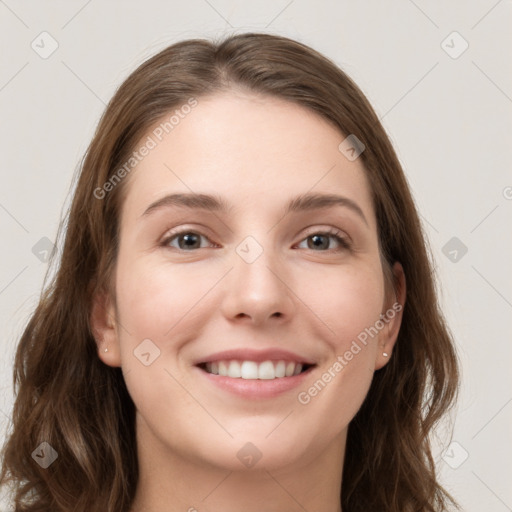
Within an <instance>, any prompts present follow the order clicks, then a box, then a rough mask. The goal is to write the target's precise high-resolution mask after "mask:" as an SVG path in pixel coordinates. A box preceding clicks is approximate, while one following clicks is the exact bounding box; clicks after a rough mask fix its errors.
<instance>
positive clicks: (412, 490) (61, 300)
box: [0, 33, 458, 512]
mask: <svg viewBox="0 0 512 512" xmlns="http://www.w3.org/2000/svg"><path fill="white" fill-rule="evenodd" d="M233 87H242V88H245V89H248V90H250V91H253V92H256V93H262V94H267V95H272V96H277V97H279V98H283V99H286V100H288V101H291V102H295V103H296V104H298V105H301V106H304V107H307V108H310V109H313V110H314V111H315V112H317V113H318V114H320V115H321V116H323V117H324V118H325V119H328V120H329V121H330V122H332V123H333V124H334V125H335V126H336V127H337V128H338V129H339V130H340V131H341V133H343V134H345V135H348V134H353V135H355V136H356V137H357V138H358V139H359V140H360V141H361V142H362V143H363V144H364V145H365V148H366V149H365V150H364V152H363V153H362V154H361V156H360V158H362V160H363V163H364V167H365V169H366V171H367V175H368V179H369V183H370V185H371V190H372V194H373V202H374V207H375V212H376V217H377V221H378V235H379V240H380V244H381V250H382V255H383V269H384V272H385V274H389V269H390V268H391V266H392V265H393V263H394V262H397V261H398V262H400V263H401V264H402V266H403V269H404V273H405V277H406V282H407V301H406V304H405V308H404V311H403V320H402V325H401V329H400V332H399V335H398V340H397V342H396V345H395V348H394V350H393V357H392V358H391V360H390V361H389V363H388V364H387V365H386V366H385V367H384V368H382V369H381V370H379V371H377V372H376V373H375V375H374V379H373V382H372V385H371V388H370V391H369V393H368V395H367V397H366V399H365V401H364V403H363V405H362V407H361V408H360V410H359V412H358V413H357V415H356V417H355V418H354V419H353V421H352V422H351V424H350V426H349V430H348V438H347V446H346V454H345V462H344V468H343V485H342V493H341V497H340V499H341V504H342V507H343V511H344V512H359V511H365V512H366V511H368V510H371V511H379V512H380V511H386V512H407V511H411V512H412V511H422V512H423V511H425V512H426V511H445V510H447V506H448V505H449V504H450V502H453V500H452V498H451V497H450V496H449V495H448V494H447V493H446V492H445V490H444V489H443V488H442V487H441V486H440V484H439V483H438V481H437V479H436V473H435V466H434V461H433V456H432V452H431V446H430V434H431V432H432V428H433V427H434V426H435V425H436V424H437V423H438V421H439V420H440V419H441V417H443V415H444V413H445V412H446V411H447V410H448V409H449V407H450V406H451V405H452V404H453V402H454V399H455V396H456V394H457V386H458V363H457V357H456V354H455V351H454V345H453V341H452V339H451V336H450V333H449V331H448V329H447V327H446V324H445V321H444V319H443V315H442V313H441V311H440V310H439V306H438V302H437V297H436V283H435V281H434V274H433V265H432V263H431V260H430V253H429V251H428V246H427V245H426V241H425V239H426V237H425V235H424V233H423V231H422V227H421V224H420V221H419V218H418V213H417V211H416V208H415V205H414V202H413V199H412V197H411V193H410V191H409V187H408V184H407V181H406V179H405V176H404V173H403V171H402V168H401V165H400V163H399V161H398V159H397V156H396V154H395V152H394V150H393V147H392V145H391V143H390V141H389V139H388V137H387V135H386V133H385V131H384V129H383V127H382V125H381V124H380V122H379V119H378V117H377V116H376V114H375V113H374V111H373V109H372V107H371V106H370V104H369V103H368V101H367V99H366V98H365V97H364V95H363V93H362V92H361V91H360V90H359V88H358V87H357V86H356V85H355V84H354V83H353V81H352V80H351V79H350V78H349V77H348V76H347V75H346V74H345V73H344V72H343V71H342V70H340V69H339V68H338V67H337V66H336V65H335V64H334V63H332V62H331V61H330V60H329V59H327V58H325V57H324V56H322V55H321V54H319V53H317V52H316V51H314V50H312V49H311V48H309V47H307V46H305V45H303V44H301V43H299V42H296V41H293V40H290V39H287V38H284V37H279V36H275V35H269V34H252V33H248V34H240V35H235V36H231V37H228V38H226V39H225V40H223V41H220V42H217V43H216V42H211V41H207V40H202V39H195V40H188V41H183V42H180V43H177V44H174V45H172V46H169V47H168V48H166V49H164V50H163V51H161V52H160V53H158V54H157V55H155V56H154V57H152V58H150V59H149V60H147V61H146V62H145V63H143V64H142V65H141V66H140V67H139V68H138V69H137V70H135V71H134V72H133V73H132V74H131V75H130V76H129V77H128V79H127V80H126V81H125V82H124V83H123V84H122V85H121V87H120V88H119V89H118V91H117V92H116V94H115V95H114V97H113V98H112V100H111V101H110V103H109V105H108V107H107V108H106V110H105V112H104V114H103V116H102V118H101V120H100V123H99V125H98V127H97V130H96V133H95V135H94V138H93V140H92V142H91V144H90V146H89V148H88V151H87V153H86V155H85V157H84V160H83V162H82V165H81V170H80V174H79V176H78V182H77V185H76V189H75V193H74V198H73V201H72V204H71V207H70V210H69V212H68V216H67V224H66V225H65V229H66V231H65V239H64V245H63V249H62V256H61V259H60V263H59V266H58V269H57V272H56V274H55V276H54V277H53V279H52V281H51V283H50V284H49V286H47V287H46V289H45V291H44V292H43V294H42V296H41V299H40V302H39V305H38V306H37V308H36V310H35V312H34V314H33V316H32V317H31V319H30V321H29V322H28V325H27V327H26V329H25V331H24V333H23V335H22V337H21V340H20V343H19V346H18V349H17V353H16V360H15V368H14V386H15V391H16V400H15V405H14V411H13V426H12V432H10V436H9V438H8V439H7V441H6V443H5V446H4V451H3V467H2V472H1V474H0V478H1V480H0V483H2V484H11V485H12V488H13V489H12V490H13V502H14V504H15V507H16V508H15V510H16V511H17V512H21V511H26V512H29V511H30V512H36V511H43V510H44V511H46V512H48V511H71V510H73V511H74V512H86V511H87V512H90V511H91V510H101V511H104V512H126V511H127V510H128V509H129V507H130V504H131V503H132V500H133V497H134V493H135V489H136V485H137V481H138V465H137V458H136V455H135V454H136V438H135V427H134V417H135V407H134V404H133V402H132V400H131V398H130V396H129V394H128V391H127V389H126V386H125V383H124V380H123V376H122V372H121V369H120V368H111V367H109V366H107V365H105V364H103V363H102V362H101V361H100V359H99V358H98V356H97V345H96V342H95V339H94V337H93V334H92V331H91V326H90V322H89V319H90V312H91V305H92V300H93V297H94V295H95V293H97V292H99V291H106V292H108V291H112V290H111V283H112V275H113V269H114V266H115V263H116V253H117V247H118V242H119V239H118V234H119V215H120V208H121V206H122V203H123V197H124V194H125V192H126V191H125V190H124V189H125V186H124V183H125V181H126V180H124V181H123V180H121V181H120V182H119V183H117V182H116V185H115V186H113V187H111V190H110V189H109V190H108V193H103V192H102V193H101V194H99V193H98V190H100V189H101V190H105V189H104V188H102V187H104V185H105V183H107V182H108V181H109V180H112V179H113V177H114V175H115V174H116V173H118V176H119V169H120V168H121V166H122V165H123V163H124V162H126V161H127V159H129V157H130V154H131V152H133V151H134V148H135V144H136V143H137V142H138V141H140V140H141V138H142V137H143V136H144V135H145V134H146V132H147V130H148V129H149V127H150V126H151V125H153V123H155V121H157V120H158V119H161V118H162V116H164V115H165V114H169V112H171V111H172V110H173V109H175V108H176V107H179V106H180V105H183V104H185V103H186V102H187V101H188V100H189V99H190V98H200V97H204V96H206V95H211V94H213V93H215V92H218V91H221V90H229V89H230V88H233ZM340 140H341V139H340ZM111 183H113V182H111ZM100 195H101V197H99V196H100ZM61 229H63V228H62V227H61ZM42 442H47V443H48V444H49V445H51V447H53V449H54V450H55V452H56V453H57V454H58V461H57V462H56V463H53V464H51V465H50V466H49V467H48V468H47V469H44V468H42V467H41V466H40V465H39V464H37V463H36V462H35V460H33V459H34V457H33V456H32V454H33V452H34V450H36V448H37V447H38V446H39V445H40V444H41V443H42ZM44 446H46V445H44ZM40 449H42V448H40Z"/></svg>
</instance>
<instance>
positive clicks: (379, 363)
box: [375, 262, 406, 370]
mask: <svg viewBox="0 0 512 512" xmlns="http://www.w3.org/2000/svg"><path fill="white" fill-rule="evenodd" d="M392 271H393V278H394V283H395V291H394V293H391V294H390V299H388V300H387V301H386V304H385V307H384V311H383V312H382V315H381V321H382V322H383V324H384V327H383V328H382V330H381V331H380V332H379V342H378V352H377V356H376V358H375V370H379V369H380V368H382V367H383V366H385V365H386V364H387V363H388V361H389V360H390V359H391V357H392V353H393V347H394V346H395V342H396V340H397V338H398V332H399V331H400V326H401V325H402V317H403V310H404V306H405V296H406V283H405V274H404V269H403V267H402V265H401V264H400V263H398V262H396V263H395V264H394V265H393V269H392ZM384 354H387V355H384Z"/></svg>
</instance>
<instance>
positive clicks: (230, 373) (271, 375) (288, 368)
mask: <svg viewBox="0 0 512 512" xmlns="http://www.w3.org/2000/svg"><path fill="white" fill-rule="evenodd" d="M196 366H197V367H198V368H199V369H201V370H203V371H204V372H206V373H208V374H210V375H212V376H215V375H218V376H219V377H228V378H231V379H244V380H275V379H287V378H290V377H295V376H298V375H301V374H303V373H306V372H308V371H309V370H310V369H311V368H313V367H314V366H316V365H315V364H309V363H306V362H298V361H290V360H283V359H280V360H271V359H269V360H266V361H261V362H257V361H250V360H238V359H231V360H228V359H227V360H217V361H206V362H202V363H199V364H197V365H196Z"/></svg>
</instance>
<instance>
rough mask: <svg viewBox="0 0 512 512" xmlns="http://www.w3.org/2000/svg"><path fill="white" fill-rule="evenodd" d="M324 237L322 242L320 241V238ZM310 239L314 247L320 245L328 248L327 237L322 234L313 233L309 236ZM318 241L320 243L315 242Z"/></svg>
mask: <svg viewBox="0 0 512 512" xmlns="http://www.w3.org/2000/svg"><path fill="white" fill-rule="evenodd" d="M322 238H323V239H324V243H322V241H321V239H322ZM311 240H312V241H313V244H314V247H317V248H318V247H322V248H324V249H328V248H329V240H328V239H327V237H325V236H323V235H313V236H312V237H311ZM318 241H320V244H317V243H316V242H318Z"/></svg>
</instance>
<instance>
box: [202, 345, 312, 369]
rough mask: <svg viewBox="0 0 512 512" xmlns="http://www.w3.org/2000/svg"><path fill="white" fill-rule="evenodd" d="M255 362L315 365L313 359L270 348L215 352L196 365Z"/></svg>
mask: <svg viewBox="0 0 512 512" xmlns="http://www.w3.org/2000/svg"><path fill="white" fill-rule="evenodd" d="M230 360H239V361H254V362H256V363H261V362H263V361H271V360H274V361H293V362H295V363H302V364H310V365H313V364H315V362H314V361H312V360H311V359H309V358H307V357H304V356H301V355H298V354H295V353H294V352H290V351H289V350H283V349H274V348H269V349H265V350H251V349H247V348H243V349H242V348H234V349H231V350H223V351H222V352H215V353H214V354H211V355H208V356H205V357H202V358H201V359H199V360H197V361H196V362H195V363H194V364H195V365H198V364H203V363H211V362H214V361H230Z"/></svg>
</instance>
